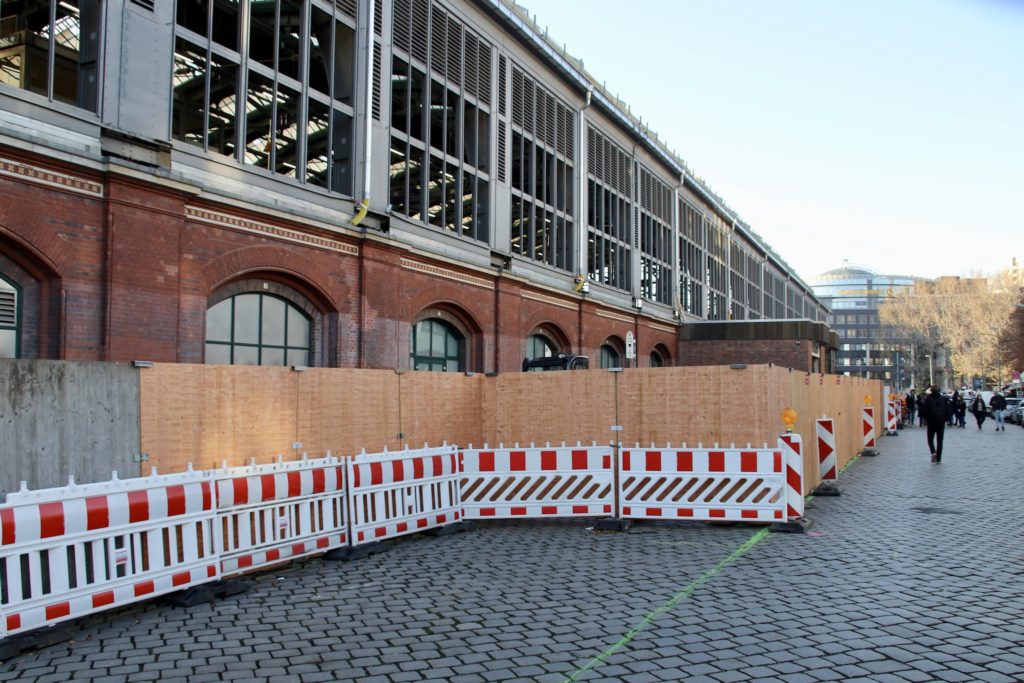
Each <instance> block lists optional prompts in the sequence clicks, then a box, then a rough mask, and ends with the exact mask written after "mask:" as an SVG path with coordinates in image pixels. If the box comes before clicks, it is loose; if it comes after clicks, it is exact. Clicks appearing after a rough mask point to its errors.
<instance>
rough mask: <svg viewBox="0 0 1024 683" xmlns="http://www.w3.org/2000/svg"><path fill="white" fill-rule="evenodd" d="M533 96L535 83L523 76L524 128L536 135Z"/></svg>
mask: <svg viewBox="0 0 1024 683" xmlns="http://www.w3.org/2000/svg"><path fill="white" fill-rule="evenodd" d="M533 96H534V85H533V81H531V80H530V79H528V78H525V77H524V78H523V130H525V131H526V132H527V133H529V134H530V135H535V132H534V131H535V130H536V127H535V124H534V116H533V107H534V103H533Z"/></svg>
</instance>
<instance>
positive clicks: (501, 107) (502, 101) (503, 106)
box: [481, 46, 508, 116]
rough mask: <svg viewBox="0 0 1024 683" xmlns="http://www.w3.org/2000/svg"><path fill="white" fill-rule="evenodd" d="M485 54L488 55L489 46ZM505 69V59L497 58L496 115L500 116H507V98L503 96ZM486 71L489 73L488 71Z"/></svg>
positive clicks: (505, 77) (506, 66)
mask: <svg viewBox="0 0 1024 683" xmlns="http://www.w3.org/2000/svg"><path fill="white" fill-rule="evenodd" d="M481 51H482V50H481ZM487 54H488V55H489V54H490V46H488V49H487ZM507 68H508V64H507V63H506V62H505V58H504V57H498V113H499V114H501V115H502V116H505V115H506V114H508V96H507V95H506V94H505V81H506V79H507V76H505V69H507ZM487 71H488V72H490V69H488V70H487ZM488 90H490V88H488Z"/></svg>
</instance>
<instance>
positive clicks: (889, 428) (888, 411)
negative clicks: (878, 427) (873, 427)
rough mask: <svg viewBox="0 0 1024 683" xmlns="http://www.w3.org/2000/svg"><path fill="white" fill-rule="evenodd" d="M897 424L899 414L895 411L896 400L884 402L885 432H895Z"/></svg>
mask: <svg viewBox="0 0 1024 683" xmlns="http://www.w3.org/2000/svg"><path fill="white" fill-rule="evenodd" d="M898 426H899V414H898V413H897V412H896V401H886V402H885V432H886V434H889V435H892V434H896V433H897V428H898Z"/></svg>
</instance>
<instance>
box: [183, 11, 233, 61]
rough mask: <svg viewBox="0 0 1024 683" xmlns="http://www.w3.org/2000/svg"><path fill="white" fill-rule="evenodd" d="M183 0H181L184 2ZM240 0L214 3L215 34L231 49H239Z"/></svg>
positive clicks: (217, 39) (217, 41)
mask: <svg viewBox="0 0 1024 683" xmlns="http://www.w3.org/2000/svg"><path fill="white" fill-rule="evenodd" d="M182 1H183V0H179V2H182ZM238 4H239V3H238V0H217V2H215V3H214V4H213V36H211V37H212V39H213V41H214V42H215V43H220V44H221V45H223V46H224V47H226V48H228V49H229V50H234V51H236V52H237V51H238Z"/></svg>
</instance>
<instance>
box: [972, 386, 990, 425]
mask: <svg viewBox="0 0 1024 683" xmlns="http://www.w3.org/2000/svg"><path fill="white" fill-rule="evenodd" d="M971 414H972V415H974V419H975V420H976V421H977V422H978V429H981V425H982V423H983V422H985V418H986V417H987V415H986V414H985V399H983V398H982V397H981V394H978V395H977V396H975V397H974V400H973V401H971Z"/></svg>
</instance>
